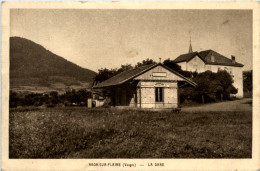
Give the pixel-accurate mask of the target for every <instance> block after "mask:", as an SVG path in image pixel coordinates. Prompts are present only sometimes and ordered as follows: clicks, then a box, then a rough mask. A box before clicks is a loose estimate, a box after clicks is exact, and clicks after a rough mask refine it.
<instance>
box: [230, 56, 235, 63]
mask: <svg viewBox="0 0 260 171" xmlns="http://www.w3.org/2000/svg"><path fill="white" fill-rule="evenodd" d="M231 62H232V63H233V64H234V63H236V57H235V56H233V55H231Z"/></svg>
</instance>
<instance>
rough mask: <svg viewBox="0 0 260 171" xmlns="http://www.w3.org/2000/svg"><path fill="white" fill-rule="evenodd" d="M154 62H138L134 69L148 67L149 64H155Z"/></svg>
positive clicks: (147, 60)
mask: <svg viewBox="0 0 260 171" xmlns="http://www.w3.org/2000/svg"><path fill="white" fill-rule="evenodd" d="M155 63H156V62H155V61H154V60H152V59H149V58H147V59H146V60H143V61H142V62H138V63H137V64H136V65H135V68H138V67H141V66H145V65H150V64H155Z"/></svg>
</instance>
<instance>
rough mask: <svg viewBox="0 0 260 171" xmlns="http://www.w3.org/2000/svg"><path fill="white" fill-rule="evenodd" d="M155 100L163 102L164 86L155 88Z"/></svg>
mask: <svg viewBox="0 0 260 171" xmlns="http://www.w3.org/2000/svg"><path fill="white" fill-rule="evenodd" d="M155 101H156V102H163V88H162V87H156V88H155Z"/></svg>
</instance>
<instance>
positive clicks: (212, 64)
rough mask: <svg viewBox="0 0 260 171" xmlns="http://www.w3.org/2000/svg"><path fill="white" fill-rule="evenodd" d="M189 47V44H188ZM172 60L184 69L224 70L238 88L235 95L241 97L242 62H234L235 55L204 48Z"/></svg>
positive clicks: (201, 70)
mask: <svg viewBox="0 0 260 171" xmlns="http://www.w3.org/2000/svg"><path fill="white" fill-rule="evenodd" d="M190 47H191V45H190ZM174 62H175V63H176V64H178V65H179V66H181V68H182V70H185V71H192V72H195V71H197V72H198V73H200V72H205V71H207V70H210V71H212V72H218V70H226V71H227V72H228V73H229V74H230V75H231V76H232V77H233V80H234V83H233V85H234V87H236V88H237V89H238V93H237V94H236V97H238V98H242V97H243V71H242V69H243V66H244V65H243V64H241V63H238V62H236V59H235V56H231V58H227V57H225V56H223V55H221V54H219V53H217V52H215V51H213V50H205V51H201V52H191V51H189V53H187V54H182V55H180V56H178V57H177V58H176V59H175V60H174Z"/></svg>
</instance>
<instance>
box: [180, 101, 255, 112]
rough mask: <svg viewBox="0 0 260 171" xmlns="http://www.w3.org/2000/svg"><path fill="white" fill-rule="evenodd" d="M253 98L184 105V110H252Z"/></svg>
mask: <svg viewBox="0 0 260 171" xmlns="http://www.w3.org/2000/svg"><path fill="white" fill-rule="evenodd" d="M250 102H252V99H251V98H244V99H241V100H235V101H228V102H219V103H212V104H205V105H200V106H194V107H183V108H182V109H181V111H183V112H194V111H196V112H197V111H249V112H251V111H252V106H251V104H250Z"/></svg>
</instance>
